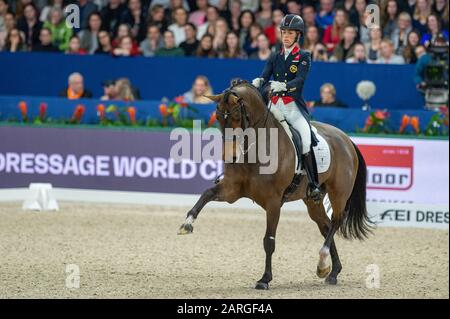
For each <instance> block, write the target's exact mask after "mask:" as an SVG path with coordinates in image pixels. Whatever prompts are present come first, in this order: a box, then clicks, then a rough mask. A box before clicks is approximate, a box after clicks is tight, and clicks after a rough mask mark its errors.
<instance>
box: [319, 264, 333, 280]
mask: <svg viewBox="0 0 450 319" xmlns="http://www.w3.org/2000/svg"><path fill="white" fill-rule="evenodd" d="M330 272H331V266H328V267H325V268H323V269H320V268H319V266H317V277H319V278H325V277H326V276H327V275H328V274H329V273H330Z"/></svg>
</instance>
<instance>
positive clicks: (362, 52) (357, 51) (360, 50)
mask: <svg viewBox="0 0 450 319" xmlns="http://www.w3.org/2000/svg"><path fill="white" fill-rule="evenodd" d="M345 62H346V63H367V57H366V48H365V47H364V44H362V43H360V42H358V43H356V44H355V45H354V46H353V54H352V57H351V58H348V59H346V60H345Z"/></svg>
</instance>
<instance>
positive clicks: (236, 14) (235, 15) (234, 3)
mask: <svg viewBox="0 0 450 319" xmlns="http://www.w3.org/2000/svg"><path fill="white" fill-rule="evenodd" d="M241 7H242V6H241V1H240V0H231V2H230V15H229V18H228V25H229V26H230V29H231V30H234V31H239V29H240V17H241Z"/></svg>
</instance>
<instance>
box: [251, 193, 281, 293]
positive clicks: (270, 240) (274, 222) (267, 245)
mask: <svg viewBox="0 0 450 319" xmlns="http://www.w3.org/2000/svg"><path fill="white" fill-rule="evenodd" d="M280 208H281V207H280V201H278V202H274V203H273V204H272V205H270V206H269V207H267V208H266V214H267V226H266V234H265V236H264V250H265V252H266V265H265V270H264V274H263V276H262V278H261V279H260V280H258V282H257V283H256V286H255V288H256V289H260V290H266V289H269V282H270V281H271V280H272V254H273V252H274V251H275V235H276V232H277V227H278V221H279V219H280Z"/></svg>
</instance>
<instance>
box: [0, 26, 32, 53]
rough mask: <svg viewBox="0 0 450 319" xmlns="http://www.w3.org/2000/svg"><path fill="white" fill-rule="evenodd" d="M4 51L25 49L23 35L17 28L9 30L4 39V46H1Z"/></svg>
mask: <svg viewBox="0 0 450 319" xmlns="http://www.w3.org/2000/svg"><path fill="white" fill-rule="evenodd" d="M3 51H4V52H23V51H27V46H26V44H25V36H24V35H23V33H22V32H21V31H20V30H19V29H17V28H13V29H12V30H11V31H9V33H8V36H7V37H6V40H5V46H4V48H3Z"/></svg>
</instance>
